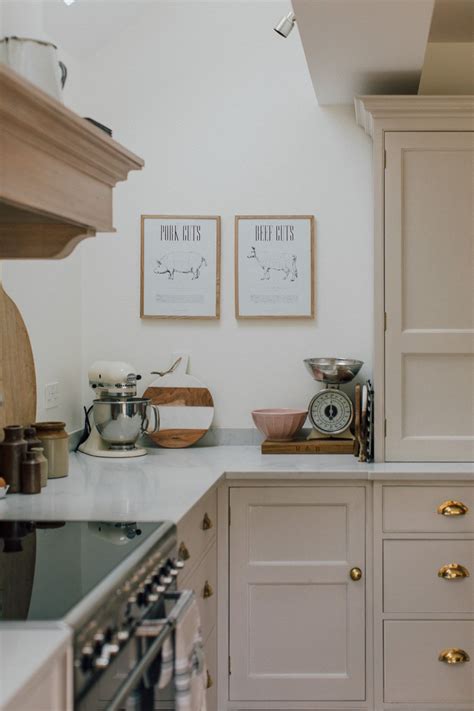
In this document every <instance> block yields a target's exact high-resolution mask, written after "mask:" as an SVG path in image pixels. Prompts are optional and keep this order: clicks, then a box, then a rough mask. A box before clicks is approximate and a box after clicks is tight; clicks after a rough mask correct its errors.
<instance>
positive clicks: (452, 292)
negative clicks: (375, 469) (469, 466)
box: [385, 131, 474, 461]
mask: <svg viewBox="0 0 474 711" xmlns="http://www.w3.org/2000/svg"><path fill="white" fill-rule="evenodd" d="M385 150H386V168H385V310H386V314H387V319H386V332H385V415H386V418H387V430H386V452H385V453H386V459H387V460H388V461H401V460H408V461H420V460H421V461H471V460H472V459H473V457H474V417H473V407H474V395H473V392H474V260H473V254H474V221H473V212H472V206H473V203H474V189H473V187H474V186H473V175H474V132H472V131H430V132H428V131H426V132H420V131H405V132H402V131H399V132H395V131H394V132H390V131H389V132H387V133H386V135H385Z"/></svg>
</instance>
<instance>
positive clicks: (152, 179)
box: [75, 2, 372, 427]
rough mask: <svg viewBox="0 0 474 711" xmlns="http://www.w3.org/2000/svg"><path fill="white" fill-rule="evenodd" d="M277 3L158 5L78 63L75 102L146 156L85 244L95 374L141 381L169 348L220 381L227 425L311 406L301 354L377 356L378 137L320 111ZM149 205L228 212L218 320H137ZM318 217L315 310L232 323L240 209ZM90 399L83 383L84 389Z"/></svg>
mask: <svg viewBox="0 0 474 711" xmlns="http://www.w3.org/2000/svg"><path fill="white" fill-rule="evenodd" d="M287 10H288V6H287V3H280V2H268V3H267V2H265V3H263V2H189V3H187V2H180V3H175V2H173V3H161V2H160V3H157V2H154V3H148V7H147V10H146V12H144V13H143V14H142V16H141V17H140V18H139V19H138V20H137V22H136V23H135V24H134V25H132V26H129V27H127V28H126V29H125V30H124V32H123V33H122V34H120V35H118V36H117V37H116V40H115V42H114V43H113V44H112V43H111V42H110V37H109V38H108V44H107V47H106V49H105V50H104V51H103V52H102V53H98V54H95V55H93V56H91V57H90V58H89V59H88V60H86V61H85V62H83V63H82V65H81V78H82V82H83V83H82V85H81V87H80V91H77V87H76V95H75V101H76V103H77V104H78V105H79V106H80V109H81V112H82V114H83V115H89V116H93V117H95V118H96V119H97V120H99V121H101V122H103V123H106V124H108V125H110V126H111V127H112V128H113V129H114V137H115V138H116V139H117V140H119V141H120V142H122V143H123V144H124V145H126V146H127V147H128V148H130V149H132V150H134V151H135V152H137V153H138V154H139V155H141V156H142V157H144V159H145V161H146V166H145V169H144V170H143V171H142V172H141V173H135V174H131V176H130V179H129V180H128V181H127V183H125V184H120V185H119V186H118V188H117V189H116V191H115V199H114V211H115V212H114V219H115V225H116V227H117V234H115V235H113V236H112V235H110V236H101V237H99V238H97V239H95V240H89V241H88V242H86V243H84V244H83V246H82V250H81V251H82V254H83V258H84V264H83V281H82V287H83V289H82V293H83V312H84V344H83V347H84V351H83V353H84V360H83V364H84V366H85V368H87V365H88V364H89V363H90V362H91V361H93V360H94V359H96V358H114V359H124V360H129V361H131V362H132V363H134V364H135V365H136V366H137V368H138V370H139V371H140V372H143V374H144V375H145V376H146V377H145V378H144V383H145V384H146V383H147V382H149V381H150V380H151V379H152V378H151V376H149V375H147V374H148V373H149V372H150V371H151V370H157V369H158V370H160V369H162V368H165V367H166V366H167V365H168V364H169V362H170V354H171V352H172V351H173V350H189V351H190V353H191V369H192V372H193V373H194V374H195V375H197V376H198V377H200V378H201V379H202V380H203V381H204V382H205V383H206V384H207V385H208V386H209V387H210V389H211V391H212V393H213V395H214V398H215V403H216V407H217V416H216V422H215V424H216V425H217V426H220V427H249V426H251V419H250V414H249V413H250V411H251V410H252V409H253V408H256V407H271V406H302V405H305V404H306V403H307V401H308V399H309V397H310V396H311V395H312V394H313V392H314V391H315V390H316V387H315V385H313V383H312V382H311V380H310V377H309V375H308V374H307V373H306V371H305V369H304V367H303V364H302V360H303V358H305V357H308V356H316V355H340V356H353V357H356V358H361V359H362V360H364V361H365V362H366V368H365V370H364V372H363V374H364V375H366V376H369V375H370V361H371V349H372V335H371V331H372V246H371V172H370V161H371V145H370V140H369V139H368V137H367V136H366V135H365V134H364V132H363V131H361V130H360V128H357V127H356V125H355V120H354V112H353V108H352V107H351V106H347V107H338V108H333V109H328V108H325V109H321V108H318V106H317V104H316V101H315V98H314V92H313V88H312V85H311V81H310V78H309V74H308V70H307V66H306V63H305V59H304V54H303V51H302V47H301V43H300V39H299V37H298V34H297V32H296V31H295V32H294V33H293V34H292V35H291V36H290V37H289V38H288V39H287V40H283V39H281V38H280V37H279V36H278V35H277V34H276V33H274V32H273V31H272V27H273V25H274V24H275V22H276V21H277V20H278V19H279V17H280V16H281V15H282V14H283V12H286V11H287ZM141 213H157V214H160V213H168V214H210V215H212V214H216V215H219V214H220V215H221V216H222V218H223V224H222V226H223V231H222V303H221V319H220V321H219V322H209V323H205V322H202V321H196V322H186V323H183V322H180V321H160V320H156V321H146V322H145V321H141V320H140V318H139V254H140V246H139V239H140V232H139V219H140V214H141ZM239 213H240V214H298V213H300V214H308V213H309V214H311V213H312V214H314V215H315V216H316V221H317V269H316V274H317V317H316V319H315V320H314V321H306V322H296V321H295V322H286V323H282V322H270V321H257V322H244V321H240V322H239V321H236V320H235V317H234V303H233V293H234V292H233V287H234V284H233V269H234V265H233V216H234V215H235V214H239ZM84 392H85V393H86V392H87V389H85V391H84Z"/></svg>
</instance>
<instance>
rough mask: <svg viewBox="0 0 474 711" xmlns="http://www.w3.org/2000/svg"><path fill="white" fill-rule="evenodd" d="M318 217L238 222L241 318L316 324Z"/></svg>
mask: <svg viewBox="0 0 474 711" xmlns="http://www.w3.org/2000/svg"><path fill="white" fill-rule="evenodd" d="M314 252H315V247H314V217H313V216H312V215H283V216H281V215H278V216H277V215H275V216H272V215H264V216H255V215H238V216H237V217H236V218H235V315H236V317H237V318H314V313H315V311H314V294H315V283H314V281H315V280H314Z"/></svg>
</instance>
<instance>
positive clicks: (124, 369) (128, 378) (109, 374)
mask: <svg viewBox="0 0 474 711" xmlns="http://www.w3.org/2000/svg"><path fill="white" fill-rule="evenodd" d="M88 377H89V385H90V386H91V388H92V389H93V390H94V391H95V393H96V395H97V397H98V398H100V399H102V398H110V397H117V398H129V397H135V395H136V394H137V380H141V377H142V376H141V375H138V374H137V373H136V372H135V368H134V367H133V365H130V363H124V362H123V361H120V360H96V361H95V362H94V363H92V365H91V367H90V368H89V372H88Z"/></svg>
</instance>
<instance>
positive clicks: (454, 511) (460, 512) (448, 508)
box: [438, 501, 469, 516]
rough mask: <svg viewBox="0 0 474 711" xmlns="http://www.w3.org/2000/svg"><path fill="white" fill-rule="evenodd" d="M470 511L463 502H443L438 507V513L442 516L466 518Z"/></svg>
mask: <svg viewBox="0 0 474 711" xmlns="http://www.w3.org/2000/svg"><path fill="white" fill-rule="evenodd" d="M468 511H469V507H468V506H466V504H463V503H462V501H443V503H442V504H440V505H439V506H438V513H439V514H441V515H442V516H465V515H466V514H467V512H468Z"/></svg>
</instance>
